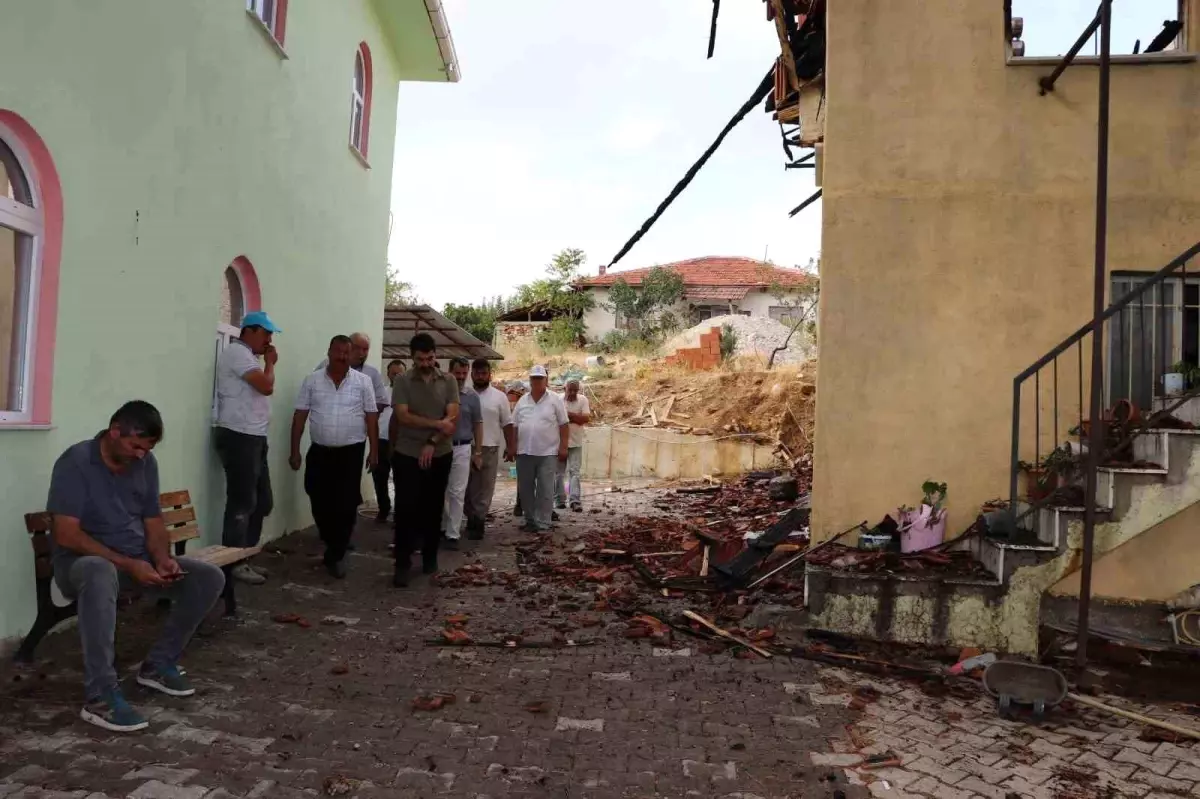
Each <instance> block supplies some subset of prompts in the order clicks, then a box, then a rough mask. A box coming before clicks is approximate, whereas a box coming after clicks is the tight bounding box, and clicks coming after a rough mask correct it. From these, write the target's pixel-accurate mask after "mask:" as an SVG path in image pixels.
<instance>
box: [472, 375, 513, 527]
mask: <svg viewBox="0 0 1200 799" xmlns="http://www.w3.org/2000/svg"><path fill="white" fill-rule="evenodd" d="M471 387H472V388H473V389H475V394H476V395H477V396H478V397H479V407H480V410H481V412H482V413H483V448H482V450H483V457H482V459H481V463H480V466H479V468H478V469H472V470H471V477H470V479H469V480H468V481H467V538H470V539H471V540H472V541H479V540H480V539H482V538H483V534H484V531H485V530H486V528H487V517H488V511H490V510H491V509H492V496H493V495H494V494H495V493H496V472H497V471H498V470H499V469H500V447H501V446H503V447H504V460H506V461H511V460H512V459H513V458H514V457H515V451H516V448H517V447H516V441H515V439H514V436H513V424H512V411H511V409H510V408H509V405H508V397H507V396H505V394H504V392H503V391H501V390H500V389H498V388H496V387H495V386H493V385H492V365H491V363H489V362H488V359H487V358H476V359H475V361H474V362H473V363H472V364H471Z"/></svg>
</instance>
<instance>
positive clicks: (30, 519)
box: [25, 511, 53, 534]
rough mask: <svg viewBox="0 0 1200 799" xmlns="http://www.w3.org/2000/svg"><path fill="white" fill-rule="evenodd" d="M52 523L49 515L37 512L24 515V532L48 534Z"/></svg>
mask: <svg viewBox="0 0 1200 799" xmlns="http://www.w3.org/2000/svg"><path fill="white" fill-rule="evenodd" d="M52 523H53V519H52V518H51V516H50V514H49V513H46V512H45V511H39V512H37V513H26V514H25V530H26V532H29V533H31V534H32V533H48V532H50V527H51V525H52Z"/></svg>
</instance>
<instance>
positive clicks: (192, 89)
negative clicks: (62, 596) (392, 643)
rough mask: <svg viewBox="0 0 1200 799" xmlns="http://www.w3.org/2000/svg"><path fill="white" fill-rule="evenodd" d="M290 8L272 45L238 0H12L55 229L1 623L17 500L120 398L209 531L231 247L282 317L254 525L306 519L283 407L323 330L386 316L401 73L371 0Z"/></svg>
mask: <svg viewBox="0 0 1200 799" xmlns="http://www.w3.org/2000/svg"><path fill="white" fill-rule="evenodd" d="M419 6H420V3H417V4H416V6H415V7H419ZM289 7H290V13H289V15H288V20H287V39H286V45H287V52H288V54H289V56H290V58H288V59H284V58H281V57H280V55H279V54H278V53H277V52H276V50H275V49H274V47H272V46H271V44H270V43H269V42H268V40H267V37H266V35H265V33H264V31H263V30H262V29H261V27H256V23H255V21H254V20H253V19H252V18H251V17H250V16H249V15H247V13H246V10H245V2H244V0H220V1H219V2H218V1H217V0H186V1H185V0H172V2H166V3H156V2H146V1H142V2H116V3H96V2H86V1H85V0H55V2H44V0H8V2H6V3H5V4H4V10H3V12H2V14H3V23H2V24H0V74H3V75H5V76H7V77H6V79H5V80H3V81H0V109H7V110H10V111H13V112H15V113H16V114H19V115H20V116H22V117H23V118H24V119H25V120H26V121H28V122H29V124H30V125H32V126H33V128H34V129H35V130H36V131H37V132H38V134H39V135H40V136H41V138H42V139H43V140H44V141H45V143H46V145H47V147H48V148H49V151H50V154H51V155H52V157H53V158H54V160H55V162H56V165H57V168H58V172H59V175H60V177H61V181H62V187H63V193H64V204H65V213H64V218H65V232H64V240H63V248H62V267H61V283H60V290H59V313H58V328H57V350H56V352H55V357H54V397H53V417H52V423H53V424H52V427H51V428H49V429H34V430H14V429H3V428H0V452H2V453H3V459H2V460H3V467H2V468H0V527H2V529H3V531H4V534H3V535H0V639H3V638H5V637H7V636H13V635H17V634H20V633H22V632H23V631H24V630H27V629H28V627H29V624H30V622H31V621H32V616H33V608H34V583H33V562H32V553H31V551H30V547H29V543H28V538H27V536H26V535H25V534H24V532H23V529H22V524H21V515H22V514H23V513H25V512H28V511H34V510H40V509H41V508H42V507H43V506H44V503H45V497H46V489H47V483H48V479H49V475H50V469H51V466H52V465H53V463H54V460H55V458H57V456H58V455H59V453H61V452H62V450H63V449H65V448H66V447H67V446H68V445H70V444H72V443H74V442H76V441H79V440H80V439H83V438H86V437H89V436H91V435H92V434H94V433H95V432H96V431H97V430H99V429H101V428H102V427H104V426H105V424H106V423H107V420H108V417H109V415H110V414H111V413H112V411H113V410H115V409H116V407H117V406H118V405H119V404H120V403H122V402H123V401H125V400H128V399H131V398H135V397H136V398H142V399H146V400H149V401H151V402H153V403H154V404H155V405H157V406H158V407H159V409H160V410H161V411H162V413H163V416H164V417H165V421H166V436H165V439H164V440H163V441H162V443H161V444H160V445H159V447H158V448H157V450H156V455H157V456H158V461H159V465H160V470H161V479H162V487H163V488H164V489H176V488H187V489H190V490H191V492H192V496H193V498H194V500H195V501H196V504H197V506H198V510H199V514H200V522H201V526H202V530H203V532H204V538H205V541H207V542H212V541H215V540H218V539H219V535H220V513H221V507H222V505H223V492H224V480H223V478H222V476H221V474H220V471H219V468H218V466H217V464H216V459H215V455H214V453H213V451H212V445H211V430H210V427H209V425H210V405H211V401H212V380H213V351H214V336H215V327H216V323H217V320H218V317H219V314H220V298H221V282H222V280H223V277H222V276H223V273H224V271H225V268H226V266H227V265H228V264H229V263H230V262H231V261H232V260H233V259H234V258H235V257H237V256H239V255H244V256H246V257H247V258H249V260H250V261H251V262H252V263H253V265H254V267H255V270H256V271H257V275H258V279H259V281H260V283H261V286H262V297H263V303H264V306H265V307H266V309H268V310H269V311H270V313H271V314H272V316H273V317H274V318H275V320H276V321H277V322H278V323H279V325H280V326H281V327H282V328H283V330H284V333H283V334H282V335H280V336H278V337H277V339H276V342H277V344H278V348H279V352H280V360H279V367H278V369H279V371H278V377H277V382H276V393H275V396H274V398H273V402H272V407H273V411H274V418H273V420H272V426H271V457H270V467H271V472H272V482H273V483H274V489H275V502H276V506H275V513H274V514H273V515H272V516H271V517H270V518H269V519H268V522H267V527H266V533H267V535H269V536H276V535H279V534H280V533H282V532H284V531H285V530H291V529H296V528H299V527H303V526H306V525H308V524H309V522H310V517H309V513H308V508H307V502H306V500H305V496H304V492H303V488H302V485H301V481H300V479H299V477H298V476H297V475H296V474H295V473H293V472H292V471H291V470H290V469H289V468H288V467H287V463H286V459H287V454H288V451H287V450H288V446H287V437H288V427H289V423H290V417H291V408H292V404H293V402H294V399H295V395H296V390H297V388H298V386H299V383H300V380H301V379H302V378H303V376H304V375H305V374H306V373H307V372H309V371H311V370H312V368H313V365H314V364H315V363H317V362H318V361H320V360H321V358H322V357H323V355H324V351H325V348H326V345H327V343H328V340H329V337H330V336H331V335H332V334H334V333H340V332H348V331H352V330H366V331H372V330H374V331H378V330H380V328H381V324H382V322H381V320H382V313H383V308H382V305H381V301H380V293H379V292H380V290H379V287H380V286H382V285H383V273H384V265H385V262H386V258H385V255H386V245H387V230H388V205H389V195H390V188H391V174H392V149H393V142H394V139H395V128H396V104H397V98H398V83H399V80H400V78H401V77H402V75H401V74H400V72H399V71H398V69H397V68H396V66H395V65H394V61H393V59H392V57H391V55H390V47H389V45H388V44H387V42H386V41H385V40H384V39H383V37H382V34H381V32H380V28H379V25H378V21H377V19H376V16H375V6H374V5H373V4H372V3H370V2H368V0H341V1H340V2H337V3H326V2H319V1H318V0H292V2H291V3H290V4H289ZM419 10H420V11H421V12H422V14H423V13H424V10H423V8H419ZM421 19H423V21H424V25H425V27H424V28H422V29H421V30H422V31H423V33H422V34H421V35H423V36H429V38H430V39H431V40H432V36H431V34H430V32H429V29H428V19H427V17H421ZM363 40H365V41H366V42H367V43H368V45H369V46H370V48H371V50H372V52H373V61H374V103H373V108H372V118H371V138H370V153H369V155H370V161H371V167H370V168H366V167H365V166H364V165H363V164H362V163H360V161H359V160H358V159H357V158H356V157H355V155H354V154H353V153H352V152H351V151H350V149H349V145H348V133H349V118H348V114H349V108H350V102H349V100H350V98H349V96H348V93H349V87H350V78H351V74H352V70H353V66H354V57H355V52H356V48H357V47H358V45H359V42H360V41H363ZM429 52H432V53H433V54H434V56H435V57H436V53H437V50H436V47H435V48H432V49H431V50H430V51H429ZM318 320H319V321H318Z"/></svg>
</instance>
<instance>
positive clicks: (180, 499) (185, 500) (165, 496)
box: [158, 491, 192, 508]
mask: <svg viewBox="0 0 1200 799" xmlns="http://www.w3.org/2000/svg"><path fill="white" fill-rule="evenodd" d="M158 504H160V505H162V506H163V507H164V508H178V507H181V506H183V505H191V504H192V495H191V492H189V491H164V492H162V493H161V494H159V496H158Z"/></svg>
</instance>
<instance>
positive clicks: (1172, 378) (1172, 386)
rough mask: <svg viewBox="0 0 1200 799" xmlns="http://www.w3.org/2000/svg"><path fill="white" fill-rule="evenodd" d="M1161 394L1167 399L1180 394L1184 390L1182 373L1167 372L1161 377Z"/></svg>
mask: <svg viewBox="0 0 1200 799" xmlns="http://www.w3.org/2000/svg"><path fill="white" fill-rule="evenodd" d="M1162 384H1163V394H1165V395H1166V396H1168V397H1173V396H1175V395H1177V394H1182V393H1183V390H1184V380H1183V373H1182V372H1167V373H1166V374H1165V375H1163V376H1162Z"/></svg>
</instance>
